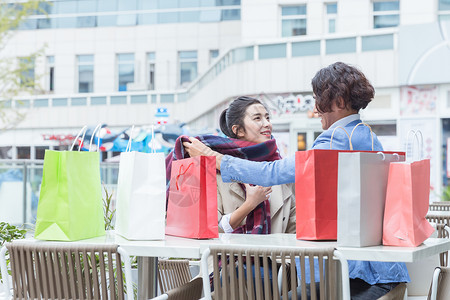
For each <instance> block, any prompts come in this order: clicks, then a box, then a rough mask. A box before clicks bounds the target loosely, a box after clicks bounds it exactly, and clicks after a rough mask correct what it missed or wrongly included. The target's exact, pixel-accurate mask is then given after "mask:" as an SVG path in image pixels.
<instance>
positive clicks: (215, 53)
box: [209, 49, 219, 64]
mask: <svg viewBox="0 0 450 300" xmlns="http://www.w3.org/2000/svg"><path fill="white" fill-rule="evenodd" d="M218 56H219V50H217V49H214V50H209V63H210V64H211V63H212V62H213V61H214V59H215V58H216V57H218Z"/></svg>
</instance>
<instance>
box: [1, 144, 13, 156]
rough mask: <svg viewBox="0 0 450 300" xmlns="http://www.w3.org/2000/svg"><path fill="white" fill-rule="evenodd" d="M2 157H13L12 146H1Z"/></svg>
mask: <svg viewBox="0 0 450 300" xmlns="http://www.w3.org/2000/svg"><path fill="white" fill-rule="evenodd" d="M0 158H1V159H11V158H12V147H11V146H6V147H0Z"/></svg>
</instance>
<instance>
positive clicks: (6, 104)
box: [0, 100, 12, 108]
mask: <svg viewBox="0 0 450 300" xmlns="http://www.w3.org/2000/svg"><path fill="white" fill-rule="evenodd" d="M11 106H12V101H11V100H1V101H0V108H10V107H11Z"/></svg>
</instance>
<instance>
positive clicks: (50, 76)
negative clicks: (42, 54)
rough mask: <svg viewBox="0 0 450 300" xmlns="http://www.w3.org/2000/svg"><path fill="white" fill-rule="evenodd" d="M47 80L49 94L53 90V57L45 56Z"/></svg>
mask: <svg viewBox="0 0 450 300" xmlns="http://www.w3.org/2000/svg"><path fill="white" fill-rule="evenodd" d="M47 76H48V77H47V78H48V85H47V89H48V91H50V92H53V91H54V90H55V57H54V56H47Z"/></svg>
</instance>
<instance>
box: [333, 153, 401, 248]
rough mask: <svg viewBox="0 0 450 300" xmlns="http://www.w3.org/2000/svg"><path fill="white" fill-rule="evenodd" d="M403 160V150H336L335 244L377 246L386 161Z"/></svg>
mask: <svg viewBox="0 0 450 300" xmlns="http://www.w3.org/2000/svg"><path fill="white" fill-rule="evenodd" d="M404 160H405V156H404V153H402V154H401V155H398V154H397V153H392V152H378V153H377V152H344V153H339V162H338V197H337V198H338V224H337V243H338V245H339V246H350V247H365V246H375V245H381V243H382V238H383V216H384V204H385V200H386V187H387V180H388V174H389V164H390V163H391V162H398V161H404Z"/></svg>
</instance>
